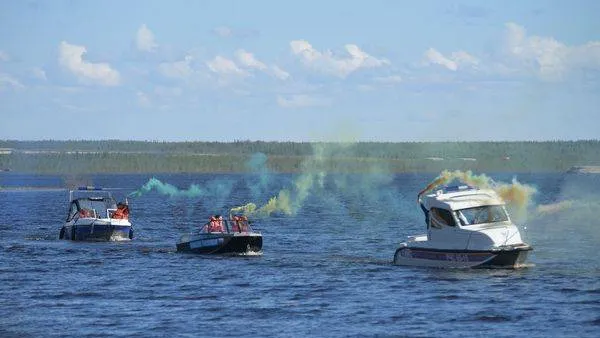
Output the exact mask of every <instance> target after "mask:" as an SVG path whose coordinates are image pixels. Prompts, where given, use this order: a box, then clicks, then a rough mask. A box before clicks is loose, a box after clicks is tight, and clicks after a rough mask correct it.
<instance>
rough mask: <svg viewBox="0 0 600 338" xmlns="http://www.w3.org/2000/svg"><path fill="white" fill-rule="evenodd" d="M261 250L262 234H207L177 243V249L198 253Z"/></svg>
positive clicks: (235, 252)
mask: <svg viewBox="0 0 600 338" xmlns="http://www.w3.org/2000/svg"><path fill="white" fill-rule="evenodd" d="M261 250H262V236H261V235H260V234H247V235H244V234H227V233H225V234H206V235H200V236H192V237H190V238H189V239H187V240H184V241H181V242H179V243H177V251H179V252H189V253H198V254H245V253H249V252H255V253H258V252H260V251H261Z"/></svg>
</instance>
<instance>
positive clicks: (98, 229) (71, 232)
mask: <svg viewBox="0 0 600 338" xmlns="http://www.w3.org/2000/svg"><path fill="white" fill-rule="evenodd" d="M63 229H64V231H63V230H61V236H62V238H63V239H69V240H73V241H111V240H124V239H132V238H133V229H132V228H131V226H127V225H112V224H94V225H93V226H92V225H87V224H85V225H83V224H76V225H74V226H71V227H64V228H63Z"/></svg>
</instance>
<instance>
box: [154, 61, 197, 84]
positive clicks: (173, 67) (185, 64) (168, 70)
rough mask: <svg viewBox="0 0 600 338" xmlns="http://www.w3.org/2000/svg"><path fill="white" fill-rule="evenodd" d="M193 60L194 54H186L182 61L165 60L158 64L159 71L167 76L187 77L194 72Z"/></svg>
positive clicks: (175, 77)
mask: <svg viewBox="0 0 600 338" xmlns="http://www.w3.org/2000/svg"><path fill="white" fill-rule="evenodd" d="M192 60H193V58H192V56H190V55H186V56H185V58H184V59H183V60H181V61H175V62H163V63H161V64H159V65H158V71H159V72H160V73H161V74H162V75H163V76H165V77H170V78H174V79H187V78H189V77H190V76H191V75H192V74H193V73H194V70H193V69H192V67H191V62H192Z"/></svg>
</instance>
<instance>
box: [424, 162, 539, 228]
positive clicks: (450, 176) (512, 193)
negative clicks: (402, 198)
mask: <svg viewBox="0 0 600 338" xmlns="http://www.w3.org/2000/svg"><path fill="white" fill-rule="evenodd" d="M455 180H456V181H460V182H462V183H465V184H468V185H471V186H476V187H478V188H481V189H492V190H494V191H495V192H496V193H497V194H498V195H499V196H500V197H501V198H502V200H504V202H506V203H507V204H508V206H509V207H511V208H512V209H513V211H516V212H517V216H518V217H522V216H523V215H524V214H525V212H526V211H527V207H528V206H529V204H530V203H531V199H532V196H533V194H535V193H536V189H535V187H533V186H530V185H527V184H523V183H520V182H519V181H517V179H516V178H513V179H512V182H511V183H503V182H495V181H494V180H492V179H491V178H490V177H488V176H486V175H485V174H481V175H474V174H473V173H472V172H471V171H460V170H455V171H449V170H444V171H442V172H441V173H440V175H439V176H438V177H436V178H435V179H434V180H433V181H432V182H431V183H429V184H428V185H427V187H426V188H425V189H423V190H422V191H421V192H420V193H419V196H421V195H423V194H425V193H427V192H429V191H432V190H434V189H435V188H437V187H439V186H442V185H447V184H449V183H451V182H453V181H455Z"/></svg>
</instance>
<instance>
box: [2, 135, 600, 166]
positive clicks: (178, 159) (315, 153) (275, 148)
mask: <svg viewBox="0 0 600 338" xmlns="http://www.w3.org/2000/svg"><path fill="white" fill-rule="evenodd" d="M257 153H262V154H264V155H266V163H265V165H266V166H267V168H268V169H269V170H271V171H274V172H300V171H303V170H327V171H339V172H366V171H374V170H385V171H389V172H439V171H441V170H444V169H450V170H453V169H460V170H473V171H475V172H540V171H550V172H556V171H567V170H569V169H570V168H571V167H574V166H599V165H600V140H583V141H545V142H533V141H532V142H525V141H523V142H521V141H519V142H401V143H392V142H357V143H352V144H346V143H317V142H262V141H236V142H150V141H117V140H108V141H10V140H4V141H2V140H0V170H4V171H15V172H32V173H56V174H71V173H169V172H215V173H216V172H249V171H252V170H253V169H252V167H251V166H249V164H248V163H249V161H250V159H251V158H252V156H253V155H254V156H255V154H257Z"/></svg>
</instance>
